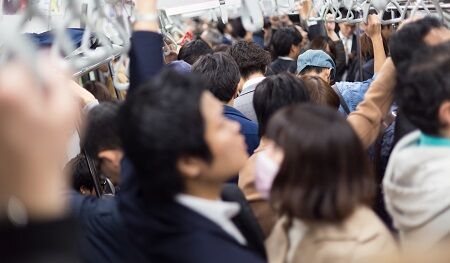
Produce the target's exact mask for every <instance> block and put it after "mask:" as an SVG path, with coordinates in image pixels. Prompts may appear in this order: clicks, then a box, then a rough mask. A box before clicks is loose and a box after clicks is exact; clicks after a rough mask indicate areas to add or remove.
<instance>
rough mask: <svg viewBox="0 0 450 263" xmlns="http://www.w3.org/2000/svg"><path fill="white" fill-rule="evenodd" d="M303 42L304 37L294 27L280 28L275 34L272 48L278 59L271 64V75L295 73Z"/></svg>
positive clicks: (271, 44)
mask: <svg viewBox="0 0 450 263" xmlns="http://www.w3.org/2000/svg"><path fill="white" fill-rule="evenodd" d="M302 40H303V37H302V35H301V34H300V32H299V31H298V30H297V29H296V28H295V27H294V26H290V27H283V28H280V29H278V30H277V31H276V32H275V34H273V36H272V40H271V43H270V47H271V49H272V53H273V56H274V57H276V59H275V60H274V61H273V62H272V63H271V64H270V67H269V70H270V73H271V74H275V75H276V74H278V73H281V72H290V73H295V71H296V70H297V59H298V56H299V55H300V51H301V49H302V46H301V44H302Z"/></svg>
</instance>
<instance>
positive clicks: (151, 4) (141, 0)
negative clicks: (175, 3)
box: [136, 0, 157, 14]
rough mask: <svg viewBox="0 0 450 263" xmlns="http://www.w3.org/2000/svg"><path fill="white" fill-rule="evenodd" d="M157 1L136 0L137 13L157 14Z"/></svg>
mask: <svg viewBox="0 0 450 263" xmlns="http://www.w3.org/2000/svg"><path fill="white" fill-rule="evenodd" d="M156 3H157V0H136V12H139V13H143V14H145V13H151V12H156V10H157V7H156Z"/></svg>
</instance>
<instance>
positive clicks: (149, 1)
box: [133, 0, 159, 32]
mask: <svg viewBox="0 0 450 263" xmlns="http://www.w3.org/2000/svg"><path fill="white" fill-rule="evenodd" d="M135 11H136V14H140V15H157V14H158V9H157V0H136V9H135ZM133 28H134V30H135V31H151V32H158V31H159V25H158V22H157V20H155V21H137V22H136V23H135V24H134V27H133Z"/></svg>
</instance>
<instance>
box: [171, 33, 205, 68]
mask: <svg viewBox="0 0 450 263" xmlns="http://www.w3.org/2000/svg"><path fill="white" fill-rule="evenodd" d="M211 53H213V50H212V48H211V47H210V46H209V45H208V43H206V42H205V41H203V40H202V39H196V40H192V41H190V42H187V43H186V44H184V45H183V46H182V47H181V49H180V52H178V60H184V61H185V62H187V63H188V64H189V65H193V64H194V63H195V62H197V60H198V59H199V58H200V57H201V56H203V55H206V54H211Z"/></svg>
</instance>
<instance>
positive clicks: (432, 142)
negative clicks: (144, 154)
mask: <svg viewBox="0 0 450 263" xmlns="http://www.w3.org/2000/svg"><path fill="white" fill-rule="evenodd" d="M419 145H420V146H437V147H450V139H447V138H444V137H437V136H429V135H426V134H424V133H422V134H421V135H420V139H419Z"/></svg>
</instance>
